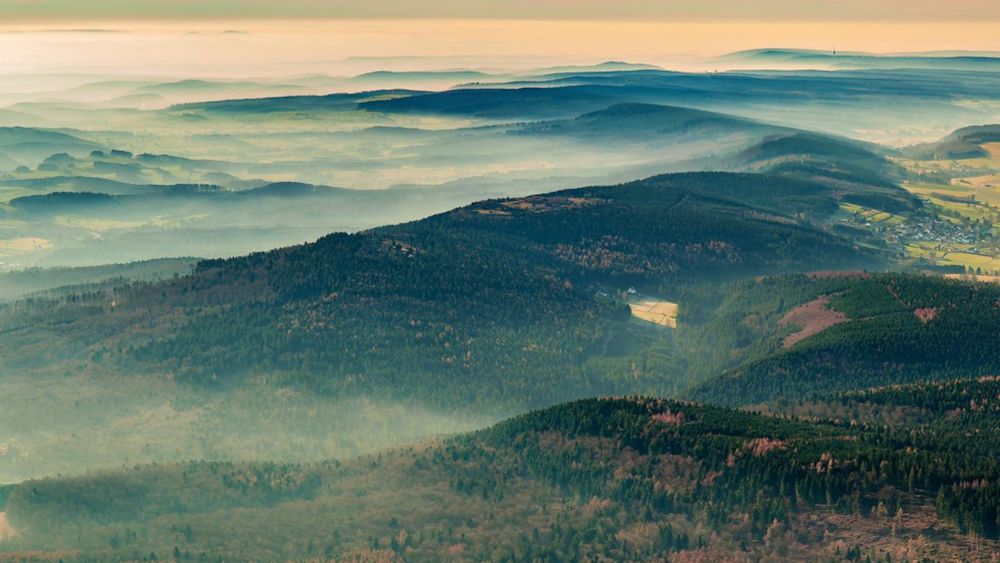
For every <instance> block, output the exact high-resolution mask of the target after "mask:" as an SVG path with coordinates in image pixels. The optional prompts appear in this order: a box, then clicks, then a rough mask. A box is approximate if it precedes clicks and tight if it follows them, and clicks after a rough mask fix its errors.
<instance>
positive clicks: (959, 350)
mask: <svg viewBox="0 0 1000 563" xmlns="http://www.w3.org/2000/svg"><path fill="white" fill-rule="evenodd" d="M761 292H768V293H772V294H774V295H782V296H784V297H785V299H787V301H786V302H785V303H784V305H783V308H782V312H783V313H784V315H785V316H784V317H783V318H782V319H780V320H778V324H779V325H781V326H777V325H776V324H774V318H773V317H774V315H773V314H772V319H771V321H770V322H771V323H772V324H771V325H770V329H769V330H772V331H773V330H779V331H781V332H780V335H783V336H785V337H786V339H785V340H784V346H778V347H777V349H776V350H774V349H771V350H769V351H768V352H766V353H763V354H758V355H757V356H756V357H753V356H748V360H747V362H746V363H744V364H743V365H740V366H736V367H733V368H732V369H730V370H729V371H728V372H727V373H724V374H722V375H721V376H719V377H717V378H715V379H713V380H711V381H709V382H708V383H706V384H704V385H703V386H701V387H700V388H698V389H696V390H695V391H694V392H693V393H692V395H691V396H692V397H693V398H696V399H698V400H702V401H707V402H711V403H715V404H727V405H747V404H756V403H763V402H767V401H772V400H775V399H798V398H801V397H807V396H810V395H813V394H815V393H818V392H834V391H849V390H857V389H865V388H868V387H873V386H881V385H892V384H899V383H908V382H917V381H924V380H940V379H947V378H952V377H963V376H979V375H992V374H996V373H1000V334H998V333H997V330H996V327H997V326H1000V307H998V303H1000V287H998V286H997V285H995V284H983V283H970V282H962V281H957V280H946V279H943V278H940V277H930V276H921V275H906V274H880V275H867V274H858V275H855V276H852V277H838V278H826V279H824V278H822V277H820V278H813V279H806V278H797V279H785V280H774V281H771V282H768V283H767V284H764V285H757V286H754V285H749V286H746V287H744V292H743V293H742V295H734V296H731V299H732V301H733V302H734V303H737V304H739V303H741V302H742V303H743V304H747V303H749V304H751V305H750V306H749V307H746V306H735V307H734V308H733V309H732V310H731V311H730V312H729V313H728V316H727V318H730V319H734V318H735V317H738V316H740V315H743V322H747V323H749V324H750V325H756V324H759V318H760V317H759V316H755V315H759V314H760V312H761V311H760V310H757V309H755V308H754V306H753V305H752V304H753V303H755V302H757V303H760V302H762V299H765V298H762V297H761V296H760V293H761ZM772 299H773V298H772ZM747 319H752V320H751V321H747ZM713 326H714V325H713ZM740 330H751V329H750V328H743V329H740ZM771 334H772V336H773V335H774V334H775V333H773V332H772V333H771Z"/></svg>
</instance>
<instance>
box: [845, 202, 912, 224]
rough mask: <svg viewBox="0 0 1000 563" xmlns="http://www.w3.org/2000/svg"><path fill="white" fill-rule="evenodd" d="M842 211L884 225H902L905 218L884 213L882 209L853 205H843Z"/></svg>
mask: <svg viewBox="0 0 1000 563" xmlns="http://www.w3.org/2000/svg"><path fill="white" fill-rule="evenodd" d="M840 209H841V210H842V211H846V212H847V213H851V214H853V215H860V216H862V217H864V218H865V220H866V221H869V222H871V223H882V222H883V221H884V222H887V223H889V224H895V223H901V222H902V221H903V218H902V217H900V216H899V215H893V214H892V213H889V212H887V211H882V210H880V209H872V208H870V207H862V206H860V205H855V204H853V203H841V204H840Z"/></svg>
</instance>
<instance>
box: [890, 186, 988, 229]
mask: <svg viewBox="0 0 1000 563" xmlns="http://www.w3.org/2000/svg"><path fill="white" fill-rule="evenodd" d="M998 185H1000V184H998ZM903 187H904V188H906V189H907V190H908V191H909V192H910V193H912V194H914V195H916V196H919V197H921V198H923V199H924V200H926V201H928V202H930V203H931V204H933V205H936V206H938V207H941V208H942V209H946V210H949V211H953V212H955V213H957V214H958V215H960V216H962V217H968V218H969V219H972V220H976V221H978V220H981V219H987V220H989V221H991V222H997V220H998V219H1000V189H996V188H989V187H978V188H977V187H976V186H972V185H968V184H951V185H942V184H904V185H903ZM945 218H946V219H948V218H949V217H947V216H945Z"/></svg>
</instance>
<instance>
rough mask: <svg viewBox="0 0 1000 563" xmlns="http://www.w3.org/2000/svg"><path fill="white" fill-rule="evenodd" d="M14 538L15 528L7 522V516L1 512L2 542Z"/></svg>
mask: <svg viewBox="0 0 1000 563" xmlns="http://www.w3.org/2000/svg"><path fill="white" fill-rule="evenodd" d="M13 536H14V528H11V527H10V523H9V522H8V521H7V514H6V513H3V512H0V541H3V540H5V539H7V538H10V537H13Z"/></svg>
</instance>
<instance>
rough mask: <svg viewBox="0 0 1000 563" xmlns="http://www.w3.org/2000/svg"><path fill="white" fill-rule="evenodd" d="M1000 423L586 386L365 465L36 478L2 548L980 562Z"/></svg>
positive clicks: (993, 504) (10, 506)
mask: <svg viewBox="0 0 1000 563" xmlns="http://www.w3.org/2000/svg"><path fill="white" fill-rule="evenodd" d="M901 391H902V392H901V394H900V399H899V401H900V402H905V401H909V400H910V399H906V398H905V397H909V396H910V392H909V391H907V390H901ZM878 393H881V391H879V392H878ZM979 424H981V426H980V428H986V427H987V426H988V425H989V424H990V423H989V421H988V420H987V419H986V418H980V421H979ZM972 428H973V427H972V426H970V427H969V428H967V429H966V430H971V429H972ZM994 436H995V434H988V435H987V434H982V435H978V436H976V435H974V434H971V433H969V432H967V431H955V430H948V429H946V428H944V427H941V428H931V427H909V426H905V425H903V426H899V427H885V426H881V425H874V424H873V425H868V424H853V425H849V424H843V423H828V422H807V421H804V420H794V419H790V418H785V417H776V416H765V415H761V414H754V413H749V412H742V411H738V410H730V409H724V408H718V407H710V406H702V405H698V404H694V403H683V402H676V401H669V400H663V399H646V398H630V399H586V400H581V401H576V402H573V403H567V404H562V405H558V406H556V407H552V408H548V409H544V410H540V411H535V412H531V413H528V414H525V415H521V416H518V417H516V418H513V419H510V420H508V421H506V422H503V423H500V424H498V425H496V426H494V427H492V428H489V429H486V430H483V431H479V432H475V433H471V434H465V435H460V436H456V437H453V438H449V439H446V440H444V441H442V442H439V443H431V444H426V445H423V446H420V447H417V448H404V449H400V450H397V451H394V452H389V453H386V454H382V455H378V456H368V457H364V458H361V459H359V460H356V461H351V462H343V463H341V462H325V463H320V464H311V465H296V464H231V463H192V464H181V465H172V464H168V465H157V466H146V467H136V468H133V469H125V470H122V471H119V472H113V473H104V474H100V475H93V476H87V477H80V478H71V479H65V478H62V479H45V480H40V481H32V482H27V483H24V484H21V485H19V486H17V487H16V488H14V489H13V491H12V492H11V494H10V498H9V500H8V503H7V507H6V510H7V512H8V514H9V515H10V518H11V522H12V524H13V525H14V527H15V528H16V529H17V530H18V532H19V536H18V537H17V539H16V540H15V541H14V542H12V543H8V544H5V545H4V546H3V549H5V550H7V551H11V550H13V551H20V550H59V549H62V548H64V547H66V546H67V545H71V544H73V545H76V546H79V548H80V549H81V550H82V551H81V554H82V555H85V556H87V557H92V558H114V557H123V556H124V557H130V556H131V557H148V556H149V555H148V554H149V553H150V552H153V553H155V554H157V556H158V557H160V558H162V557H164V556H170V555H171V554H173V555H174V557H176V558H179V559H181V558H192V559H198V558H199V557H211V558H215V557H222V558H242V557H245V556H248V555H250V554H252V555H253V556H255V557H260V556H261V554H262V553H264V554H266V555H267V557H268V558H278V559H289V558H307V557H321V556H322V557H326V558H336V557H340V556H344V555H348V554H358V553H359V552H360V551H361V550H371V552H377V553H379V554H381V556H383V557H387V558H390V560H391V559H392V558H397V557H401V558H405V559H407V560H440V559H442V558H454V559H458V560H465V559H469V558H474V557H485V558H486V559H490V560H525V559H548V560H580V559H592V560H593V559H602V558H611V559H614V560H649V559H650V558H655V557H662V556H664V555H667V556H670V557H673V556H676V557H678V558H683V557H702V558H709V559H713V558H719V557H722V556H723V555H724V554H726V555H728V556H729V557H735V558H737V559H739V558H740V557H745V558H748V559H755V558H761V557H763V558H778V559H797V560H831V559H832V560H845V559H848V560H850V559H858V558H860V557H861V556H869V557H877V558H879V559H882V558H884V556H885V554H890V556H891V557H892V558H893V560H897V559H899V558H903V557H907V556H909V557H914V556H915V557H918V558H919V557H927V558H930V559H981V558H984V557H985V558H988V557H989V554H990V553H996V552H997V550H998V549H1000V545H998V544H997V542H996V541H995V540H991V539H989V538H996V537H997V536H998V533H1000V529H998V525H997V512H996V510H997V505H998V502H1000V497H998V496H997V495H996V494H995V490H994V489H993V486H992V483H994V482H995V480H996V478H997V476H998V475H997V473H998V472H1000V467H998V464H997V461H996V459H995V457H994V456H993V455H992V454H990V453H989V452H987V451H985V450H984V449H983V448H963V447H961V445H962V443H971V442H972V441H975V440H979V441H983V440H991V441H993V442H994V444H993V445H994V446H995V437H994ZM276 522H280V523H283V524H289V525H288V526H284V525H282V526H274V525H272V524H274V523H276ZM833 522H837V524H833ZM928 522H930V526H931V527H930V528H928ZM295 523H298V524H296V525H292V524H295ZM304 523H308V525H300V524H304ZM963 534H974V535H975V536H978V537H979V538H987V539H986V540H981V539H976V537H971V536H966V535H963ZM929 538H932V540H933V541H932V542H928V541H927V540H928V539H929ZM857 542H860V543H857ZM259 549H264V550H265V551H263V552H254V550H259ZM671 554H672V555H671ZM906 554H909V555H906Z"/></svg>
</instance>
